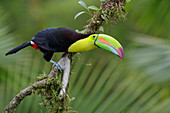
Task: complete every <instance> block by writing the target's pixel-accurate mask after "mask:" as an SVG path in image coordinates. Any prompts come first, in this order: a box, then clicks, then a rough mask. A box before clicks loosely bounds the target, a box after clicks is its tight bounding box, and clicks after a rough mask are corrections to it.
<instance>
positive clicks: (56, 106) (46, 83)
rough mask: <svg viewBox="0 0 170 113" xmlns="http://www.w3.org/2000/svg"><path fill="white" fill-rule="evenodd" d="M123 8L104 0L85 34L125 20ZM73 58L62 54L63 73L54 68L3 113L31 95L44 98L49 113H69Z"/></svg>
mask: <svg viewBox="0 0 170 113" xmlns="http://www.w3.org/2000/svg"><path fill="white" fill-rule="evenodd" d="M124 6H125V0H106V2H105V3H102V4H101V7H100V10H99V11H96V12H94V16H93V17H92V18H91V21H90V22H89V24H88V25H87V26H86V29H85V33H95V32H96V31H97V30H98V29H99V28H100V27H101V26H102V25H103V24H104V22H107V21H108V20H109V19H111V18H113V19H114V20H115V21H116V20H117V19H121V18H125V17H126V14H125V10H124ZM73 56H74V53H64V54H63V56H62V58H61V59H60V61H59V62H58V63H59V65H60V66H61V67H62V68H63V73H60V72H59V71H58V69H57V67H54V68H53V69H52V70H51V72H50V73H49V75H48V76H45V77H43V78H41V79H40V80H38V81H36V82H35V83H34V84H32V85H31V86H29V87H27V88H25V89H24V90H22V91H21V92H19V93H18V94H17V95H16V96H15V97H14V98H13V99H12V101H11V102H10V103H9V104H8V105H7V106H6V107H5V113H13V112H15V110H16V108H17V106H18V105H19V104H20V102H21V101H22V100H23V99H24V98H25V97H27V96H29V95H31V94H32V93H37V94H38V95H40V96H41V97H42V98H45V100H46V101H47V102H45V101H43V102H42V105H44V106H46V107H47V105H48V107H47V108H48V109H50V110H51V112H55V113H58V112H69V109H68V103H69V97H68V96H67V94H66V87H67V84H68V79H69V75H70V66H71V60H72V57H73ZM56 75H57V76H56ZM59 75H63V78H62V82H61V79H60V78H59V77H58V76H59ZM60 96H61V98H60ZM62 96H64V98H62Z"/></svg>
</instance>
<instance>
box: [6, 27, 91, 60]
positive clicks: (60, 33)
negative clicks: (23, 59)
mask: <svg viewBox="0 0 170 113" xmlns="http://www.w3.org/2000/svg"><path fill="white" fill-rule="evenodd" d="M89 35H90V34H81V33H77V32H75V31H74V30H72V29H69V28H65V27H60V28H48V29H44V30H42V31H40V32H38V33H37V34H36V35H35V36H34V37H33V38H32V40H31V41H33V42H34V43H35V44H36V45H37V46H38V48H39V49H40V51H41V52H43V53H44V59H45V60H46V61H50V60H51V58H52V56H53V54H54V52H67V49H68V48H69V46H70V45H71V44H73V43H74V42H76V41H78V40H80V39H83V38H86V37H88V36H89ZM27 43H28V42H27ZM30 45H31V44H30ZM27 46H28V45H27ZM18 47H19V46H18ZM18 47H16V48H14V49H13V51H14V53H15V52H17V51H19V50H20V49H22V47H23V48H24V47H25V46H23V45H20V49H19V50H18V49H17V48H18ZM8 54H9V52H8V53H7V54H6V55H8ZM10 54H12V53H10Z"/></svg>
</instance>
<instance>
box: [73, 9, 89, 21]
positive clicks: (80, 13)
mask: <svg viewBox="0 0 170 113" xmlns="http://www.w3.org/2000/svg"><path fill="white" fill-rule="evenodd" d="M83 13H86V12H85V11H81V12H79V13H77V14H76V15H75V17H74V20H75V19H76V18H77V17H78V16H80V15H82V14H83Z"/></svg>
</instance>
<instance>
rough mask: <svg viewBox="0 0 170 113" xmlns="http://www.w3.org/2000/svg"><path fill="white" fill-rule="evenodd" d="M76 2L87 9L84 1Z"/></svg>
mask: <svg viewBox="0 0 170 113" xmlns="http://www.w3.org/2000/svg"><path fill="white" fill-rule="evenodd" d="M78 3H79V4H80V5H81V6H83V7H84V8H85V9H88V8H87V5H86V3H84V2H83V1H79V2H78Z"/></svg>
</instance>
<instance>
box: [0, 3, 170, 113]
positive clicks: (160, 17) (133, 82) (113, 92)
mask: <svg viewBox="0 0 170 113" xmlns="http://www.w3.org/2000/svg"><path fill="white" fill-rule="evenodd" d="M78 1H79V0H48V1H45V0H17V1H11V0H1V2H0V3H1V4H0V52H1V53H0V57H1V59H0V91H1V93H0V111H1V112H2V111H3V109H4V107H5V106H6V105H7V103H8V102H9V101H10V100H11V99H12V98H13V97H14V96H15V95H16V94H17V93H18V92H19V91H20V90H22V89H23V88H25V87H27V86H28V85H30V84H31V83H33V82H34V81H35V78H36V76H38V75H39V74H42V73H43V72H45V73H48V72H49V71H50V70H51V64H50V63H47V62H45V61H44V59H43V58H42V54H41V53H40V52H38V51H35V50H34V49H32V48H29V47H28V48H26V49H24V50H22V51H20V52H18V53H17V54H14V55H11V56H8V57H5V56H4V54H5V53H6V52H7V51H8V50H10V49H12V48H14V47H15V46H17V45H19V44H21V43H24V42H27V41H29V40H30V39H31V38H32V37H33V36H34V35H35V34H36V33H37V32H38V31H40V30H42V29H45V28H49V27H69V28H72V29H75V30H76V29H79V30H82V29H84V28H83V26H85V25H87V24H88V22H87V21H88V20H89V19H90V16H89V15H81V16H80V17H79V18H77V19H76V20H74V16H75V15H76V14H77V13H78V12H80V11H83V10H84V9H83V8H82V7H81V6H80V5H79V4H78ZM84 1H85V2H86V4H87V5H88V6H89V5H95V6H97V7H99V6H100V0H93V1H92V0H84ZM169 5H170V2H169V0H141V1H134V0H132V1H131V2H130V3H127V4H126V10H127V11H128V16H127V20H126V21H124V22H122V21H118V22H117V23H116V25H115V23H113V22H111V21H113V20H110V21H109V23H108V24H105V25H104V33H105V34H109V35H111V36H113V37H115V38H116V39H117V40H119V42H120V43H121V44H122V45H123V47H124V51H125V59H124V61H123V62H121V61H120V60H119V58H117V57H116V56H114V55H113V54H111V53H109V52H107V51H104V50H100V49H96V50H92V51H89V52H83V53H81V55H75V57H74V59H73V66H72V68H73V71H72V75H71V77H70V83H69V85H70V86H69V94H70V97H75V100H73V101H72V103H71V104H72V107H73V108H72V109H73V110H75V111H78V112H79V113H83V112H85V113H124V112H126V113H169V111H170V107H169V106H170V89H169V86H170V84H169V83H170V75H169V73H170V57H169V56H170V41H169V38H170V31H169V26H170V22H169V20H170V11H169V10H170V7H169ZM61 55H62V53H57V54H56V55H55V57H53V59H54V60H56V61H58V60H59V59H60V56H61ZM39 103H41V99H40V98H39V97H38V96H36V95H32V96H30V97H27V98H26V99H25V100H24V101H23V102H22V103H21V104H20V105H19V107H18V108H17V113H22V112H24V113H39V112H41V111H42V112H43V113H45V112H48V111H47V110H46V109H45V108H43V107H42V106H41V105H39Z"/></svg>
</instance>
